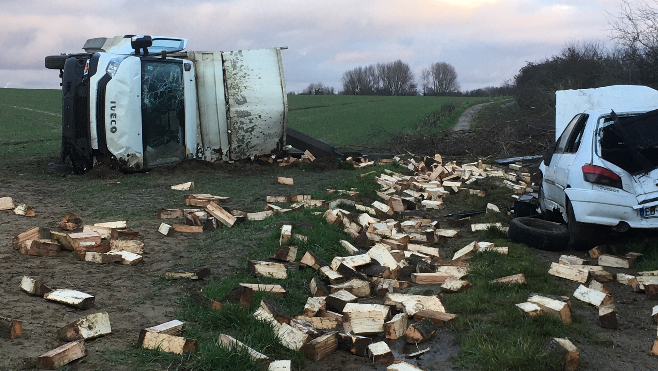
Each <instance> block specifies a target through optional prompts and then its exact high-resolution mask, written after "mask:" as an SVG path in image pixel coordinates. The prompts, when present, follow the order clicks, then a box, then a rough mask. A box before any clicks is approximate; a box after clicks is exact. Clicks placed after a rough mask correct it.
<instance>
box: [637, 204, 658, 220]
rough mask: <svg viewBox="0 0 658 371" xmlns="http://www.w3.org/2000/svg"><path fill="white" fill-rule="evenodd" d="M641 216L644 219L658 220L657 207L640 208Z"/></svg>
mask: <svg viewBox="0 0 658 371" xmlns="http://www.w3.org/2000/svg"><path fill="white" fill-rule="evenodd" d="M640 216H641V217H643V218H658V213H656V207H655V206H651V207H642V208H640Z"/></svg>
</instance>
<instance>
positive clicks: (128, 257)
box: [107, 251, 144, 265]
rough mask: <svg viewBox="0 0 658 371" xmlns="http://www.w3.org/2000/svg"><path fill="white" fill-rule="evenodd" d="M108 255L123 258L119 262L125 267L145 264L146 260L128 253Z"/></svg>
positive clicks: (111, 252)
mask: <svg viewBox="0 0 658 371" xmlns="http://www.w3.org/2000/svg"><path fill="white" fill-rule="evenodd" d="M107 255H116V256H119V257H120V258H121V259H120V260H119V262H120V263H121V264H123V265H137V264H140V263H142V262H144V258H143V257H142V256H141V255H139V254H134V253H131V252H128V251H110V252H108V253H107Z"/></svg>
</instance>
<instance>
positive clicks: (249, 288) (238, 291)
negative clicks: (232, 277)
mask: <svg viewBox="0 0 658 371" xmlns="http://www.w3.org/2000/svg"><path fill="white" fill-rule="evenodd" d="M257 291H260V292H269V293H272V294H273V295H274V296H276V297H279V298H285V297H286V295H287V294H288V293H287V292H286V289H284V288H283V287H281V286H280V285H264V284H253V283H239V284H237V285H236V286H235V288H233V290H231V292H230V293H229V294H228V295H227V296H226V298H227V299H228V300H229V301H231V302H233V303H240V304H241V305H243V306H244V305H251V303H252V302H253V296H254V292H257Z"/></svg>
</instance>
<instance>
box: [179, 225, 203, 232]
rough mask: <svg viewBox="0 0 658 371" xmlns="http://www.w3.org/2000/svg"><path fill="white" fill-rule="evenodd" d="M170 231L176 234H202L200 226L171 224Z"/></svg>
mask: <svg viewBox="0 0 658 371" xmlns="http://www.w3.org/2000/svg"><path fill="white" fill-rule="evenodd" d="M171 229H172V230H173V231H174V232H176V233H203V226H200V225H186V224H172V225H171Z"/></svg>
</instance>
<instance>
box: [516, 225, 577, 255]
mask: <svg viewBox="0 0 658 371" xmlns="http://www.w3.org/2000/svg"><path fill="white" fill-rule="evenodd" d="M508 234H509V237H510V239H512V241H514V242H521V243H525V244H526V245H528V246H530V247H534V248H536V249H540V250H548V251H560V250H566V249H567V245H568V243H569V231H568V230H567V228H565V227H564V226H563V225H562V224H558V223H553V222H549V221H548V220H543V219H538V218H532V217H521V218H514V219H512V220H511V221H510V223H509V231H508Z"/></svg>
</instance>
